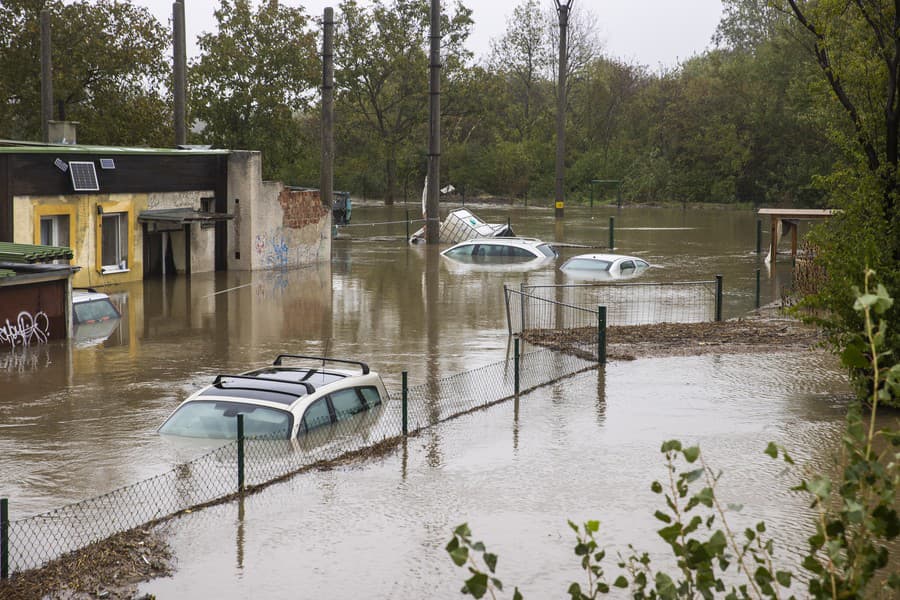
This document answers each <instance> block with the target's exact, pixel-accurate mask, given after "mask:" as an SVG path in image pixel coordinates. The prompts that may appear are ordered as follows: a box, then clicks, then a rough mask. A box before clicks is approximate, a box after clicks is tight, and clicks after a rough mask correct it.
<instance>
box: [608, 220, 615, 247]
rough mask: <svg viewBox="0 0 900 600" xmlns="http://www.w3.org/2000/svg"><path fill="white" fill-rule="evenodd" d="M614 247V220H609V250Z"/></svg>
mask: <svg viewBox="0 0 900 600" xmlns="http://www.w3.org/2000/svg"><path fill="white" fill-rule="evenodd" d="M615 247H616V218H615V217H610V218H609V249H610V250H612V249H613V248H615Z"/></svg>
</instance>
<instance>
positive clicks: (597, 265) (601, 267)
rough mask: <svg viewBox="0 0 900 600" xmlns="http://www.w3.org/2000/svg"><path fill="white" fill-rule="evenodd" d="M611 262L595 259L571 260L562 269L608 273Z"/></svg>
mask: <svg viewBox="0 0 900 600" xmlns="http://www.w3.org/2000/svg"><path fill="white" fill-rule="evenodd" d="M611 265H612V262H610V261H608V260H600V259H596V258H572V259H569V262H567V263H566V264H565V265H564V267H565V268H566V269H573V270H578V271H608V270H609V267H610V266H611Z"/></svg>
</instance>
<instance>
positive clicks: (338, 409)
mask: <svg viewBox="0 0 900 600" xmlns="http://www.w3.org/2000/svg"><path fill="white" fill-rule="evenodd" d="M330 398H331V406H332V407H333V408H334V417H335V419H337V420H338V421H343V420H344V419H348V418H350V417H352V416H353V415H355V414H357V413H360V412H362V411H364V410H365V409H366V407H365V405H363V402H362V398H360V397H359V394H357V393H356V389H354V388H350V389H347V390H339V391H337V392H335V393H333V394H331V396H330Z"/></svg>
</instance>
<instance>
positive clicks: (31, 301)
mask: <svg viewBox="0 0 900 600" xmlns="http://www.w3.org/2000/svg"><path fill="white" fill-rule="evenodd" d="M71 258H72V251H71V250H70V249H69V248H57V247H46V246H32V245H21V244H10V243H8V242H0V349H3V348H17V347H27V346H31V345H35V344H43V343H46V342H48V341H50V340H55V339H66V338H67V337H69V336H70V335H71V332H72V282H71V280H72V275H73V274H74V273H75V272H76V271H77V270H78V269H77V267H72V266H70V265H69V264H68V261H69V259H71ZM54 261H55V263H62V264H54Z"/></svg>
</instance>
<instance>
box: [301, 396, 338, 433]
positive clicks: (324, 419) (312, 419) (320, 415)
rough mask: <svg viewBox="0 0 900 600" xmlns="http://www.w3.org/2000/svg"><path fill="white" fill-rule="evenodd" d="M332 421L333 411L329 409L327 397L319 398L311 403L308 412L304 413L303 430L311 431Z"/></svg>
mask: <svg viewBox="0 0 900 600" xmlns="http://www.w3.org/2000/svg"><path fill="white" fill-rule="evenodd" d="M329 423H331V413H330V412H329V411H328V404H327V403H326V402H325V398H319V399H318V400H316V401H315V402H313V403H312V404H310V405H309V407H308V408H307V409H306V412H304V413H303V427H301V430H302V431H311V430H313V429H315V428H316V427H321V426H322V425H328V424H329Z"/></svg>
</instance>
